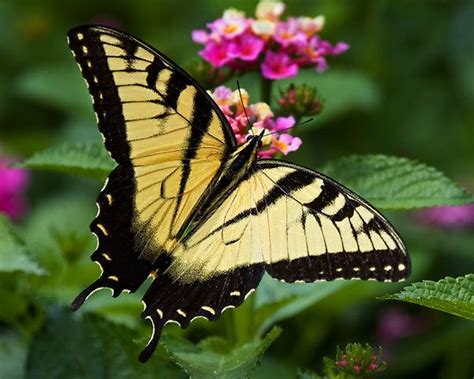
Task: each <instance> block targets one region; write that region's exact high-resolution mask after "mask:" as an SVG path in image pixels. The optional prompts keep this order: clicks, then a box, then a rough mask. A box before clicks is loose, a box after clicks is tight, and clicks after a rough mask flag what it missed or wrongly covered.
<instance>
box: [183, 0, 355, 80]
mask: <svg viewBox="0 0 474 379" xmlns="http://www.w3.org/2000/svg"><path fill="white" fill-rule="evenodd" d="M284 10H285V4H284V3H282V2H273V1H261V2H259V3H258V5H257V8H256V16H257V18H256V19H254V18H250V17H245V15H244V13H243V12H239V11H237V10H235V9H229V10H226V11H225V12H224V15H223V16H222V17H221V18H219V19H217V20H215V21H213V22H211V23H209V24H208V25H207V26H208V28H209V30H210V32H207V31H205V30H195V31H193V33H192V38H193V41H194V42H196V43H199V44H203V45H204V49H203V50H201V51H200V53H199V54H200V55H201V56H202V57H203V58H204V59H205V60H206V61H207V62H209V63H210V64H211V65H213V66H214V67H222V66H227V67H228V68H230V69H231V72H245V71H254V70H258V69H259V70H260V71H261V72H262V73H263V74H264V77H265V78H266V79H273V80H277V79H283V78H288V77H292V76H294V75H296V74H297V72H298V68H299V67H304V68H306V67H315V69H316V70H317V71H318V72H321V71H324V70H325V69H326V68H327V66H328V65H327V62H326V56H328V55H339V54H341V53H343V52H344V51H346V50H347V49H348V48H349V46H348V45H347V44H346V43H344V42H339V43H336V44H335V45H334V46H333V45H332V44H331V43H329V42H328V41H324V40H321V38H320V36H319V34H318V33H320V32H321V30H322V29H323V27H324V23H325V20H324V17H323V16H318V17H314V18H311V17H297V18H295V17H289V18H288V19H287V20H286V21H285V20H280V16H281V15H282V13H283V11H284ZM290 57H291V59H290Z"/></svg>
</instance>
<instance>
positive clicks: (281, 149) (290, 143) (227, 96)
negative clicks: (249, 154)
mask: <svg viewBox="0 0 474 379" xmlns="http://www.w3.org/2000/svg"><path fill="white" fill-rule="evenodd" d="M210 95H211V96H212V98H213V99H214V100H215V101H216V103H217V104H218V105H219V107H220V108H221V109H222V111H223V112H224V114H225V115H226V117H227V120H228V121H229V124H230V126H231V127H232V130H233V131H234V134H235V137H236V139H237V143H238V144H242V143H244V142H245V141H246V139H247V136H248V135H257V134H259V133H260V132H261V131H262V130H265V131H266V132H265V135H264V138H263V139H262V143H263V146H262V149H261V150H260V151H259V153H258V154H259V157H260V158H271V157H273V156H275V155H276V154H279V153H283V154H285V155H286V154H288V153H290V152H292V151H296V150H298V149H299V147H300V146H301V144H302V141H301V139H300V138H298V137H293V136H292V135H291V134H289V130H288V129H289V128H291V127H293V126H294V125H295V123H296V121H295V119H294V117H292V116H290V117H274V114H273V112H272V110H271V109H270V107H269V106H268V104H266V103H264V102H258V103H255V104H251V103H250V98H249V95H248V93H247V91H245V89H241V92H240V93H239V91H237V90H235V91H232V90H230V89H229V88H227V87H224V86H220V87H217V88H216V89H215V90H214V92H210ZM241 96H242V100H241ZM242 101H243V103H244V105H245V112H246V113H247V114H245V112H244V109H243V107H242ZM247 116H248V119H247Z"/></svg>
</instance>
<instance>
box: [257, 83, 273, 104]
mask: <svg viewBox="0 0 474 379" xmlns="http://www.w3.org/2000/svg"><path fill="white" fill-rule="evenodd" d="M272 84H273V80H267V79H265V78H263V77H262V78H261V79H260V97H261V99H262V101H263V102H265V103H267V104H268V105H270V101H271V97H272Z"/></svg>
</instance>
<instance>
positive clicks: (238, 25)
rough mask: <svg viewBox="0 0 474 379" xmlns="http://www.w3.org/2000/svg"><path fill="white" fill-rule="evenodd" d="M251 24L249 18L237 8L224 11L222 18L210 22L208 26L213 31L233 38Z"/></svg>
mask: <svg viewBox="0 0 474 379" xmlns="http://www.w3.org/2000/svg"><path fill="white" fill-rule="evenodd" d="M248 25H249V20H247V19H246V18H245V14H244V13H243V12H239V11H237V10H235V9H228V10H226V11H225V12H224V15H223V17H222V18H218V19H217V20H215V21H213V22H211V23H210V24H208V25H207V26H208V28H209V29H211V31H212V32H214V33H216V34H218V35H220V36H222V37H224V38H227V39H232V38H234V37H237V36H239V35H241V34H242V33H243V32H244V31H245V30H246V29H247V26H248Z"/></svg>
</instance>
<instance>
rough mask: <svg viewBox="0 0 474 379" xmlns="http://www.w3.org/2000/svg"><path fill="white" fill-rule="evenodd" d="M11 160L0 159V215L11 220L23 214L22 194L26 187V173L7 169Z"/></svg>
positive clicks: (23, 199) (21, 170)
mask: <svg viewBox="0 0 474 379" xmlns="http://www.w3.org/2000/svg"><path fill="white" fill-rule="evenodd" d="M12 163H13V159H11V158H8V157H0V213H3V214H6V215H7V216H8V217H10V218H11V219H13V220H17V219H19V218H20V217H21V216H22V215H23V214H24V212H25V209H26V204H25V195H24V192H25V190H26V188H27V186H28V182H29V175H28V171H26V170H23V169H20V168H11V167H9V166H10V165H11V164H12Z"/></svg>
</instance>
